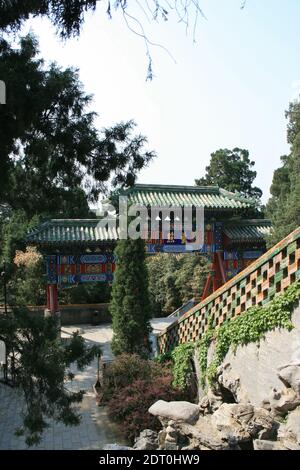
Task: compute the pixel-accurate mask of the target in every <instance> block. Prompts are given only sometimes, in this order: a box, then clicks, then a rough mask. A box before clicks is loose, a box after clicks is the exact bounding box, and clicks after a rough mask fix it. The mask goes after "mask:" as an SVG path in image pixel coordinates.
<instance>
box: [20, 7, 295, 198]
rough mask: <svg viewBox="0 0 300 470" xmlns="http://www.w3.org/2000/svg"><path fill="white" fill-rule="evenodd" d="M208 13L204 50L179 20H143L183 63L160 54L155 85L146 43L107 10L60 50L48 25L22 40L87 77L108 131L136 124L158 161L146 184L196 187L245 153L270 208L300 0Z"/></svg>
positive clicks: (201, 32)
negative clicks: (220, 158)
mask: <svg viewBox="0 0 300 470" xmlns="http://www.w3.org/2000/svg"><path fill="white" fill-rule="evenodd" d="M136 5H137V4H136ZM200 5H201V7H202V9H203V11H204V13H205V15H206V17H207V20H205V19H202V18H200V17H199V20H198V26H197V32H196V39H197V42H196V44H193V40H192V39H193V38H192V25H191V29H190V31H189V33H188V35H186V32H185V27H184V25H183V24H178V23H177V22H176V20H175V19H174V20H172V18H170V21H169V22H168V23H163V22H161V23H160V24H159V25H156V24H149V23H147V20H146V19H144V26H145V29H146V31H147V34H148V37H149V39H151V40H153V41H154V42H156V43H159V44H161V45H163V46H164V47H166V48H167V49H168V50H169V51H170V53H171V54H172V55H173V56H174V58H175V59H176V63H174V61H173V60H172V59H171V58H170V57H169V55H168V54H167V53H166V52H165V51H164V50H162V49H161V48H158V47H153V48H152V49H151V54H152V58H153V67H154V73H155V78H154V80H153V81H152V82H149V81H148V82H146V80H145V79H146V72H147V58H146V55H145V47H144V43H143V40H142V39H140V38H139V37H137V36H136V35H134V34H133V33H131V32H130V31H129V30H128V28H127V27H126V25H125V24H124V21H123V19H122V17H121V15H120V14H115V15H114V18H113V20H111V21H110V20H108V19H107V17H106V15H105V5H104V4H103V7H101V8H99V9H98V10H97V13H96V14H89V15H88V17H87V20H86V23H85V25H84V28H83V31H82V34H81V36H80V38H79V39H72V40H68V41H67V42H65V43H63V42H61V40H60V39H59V38H58V37H57V36H56V35H55V30H54V28H53V27H52V26H51V24H50V23H49V22H48V20H47V19H44V20H40V19H34V20H32V21H30V22H28V23H26V26H25V27H24V30H23V33H24V32H27V31H29V29H30V28H31V29H32V30H33V31H34V32H35V34H36V35H37V36H38V38H39V40H40V50H41V55H42V56H43V57H44V58H45V59H46V60H47V61H56V62H57V63H58V64H60V65H61V66H63V67H67V66H74V67H78V68H79V69H80V79H81V81H82V82H83V84H84V87H85V90H86V91H87V92H88V93H92V94H93V95H94V101H93V106H92V108H93V110H95V111H96V112H97V113H98V114H99V119H98V122H97V124H98V125H99V128H101V127H104V126H109V125H113V124H114V123H116V122H118V121H122V120H123V121H126V120H129V119H134V120H135V121H136V122H137V124H138V131H140V132H142V133H143V134H145V135H146V136H147V137H148V139H149V148H150V149H153V150H155V151H156V152H157V154H158V157H157V158H156V160H154V161H153V162H152V163H151V164H150V166H149V167H148V168H147V169H145V170H143V171H142V172H141V173H140V175H139V178H138V182H139V183H156V184H186V185H191V184H194V179H195V178H197V177H200V176H202V175H204V172H205V166H206V165H207V164H208V163H209V159H210V154H211V153H212V152H213V151H215V150H217V149H219V148H223V147H227V148H234V147H241V148H247V149H248V150H249V151H250V156H251V158H252V159H253V160H254V161H255V162H256V166H255V169H256V171H257V173H258V176H257V180H256V184H257V185H258V186H259V187H261V188H262V189H263V192H264V197H263V199H264V201H266V199H267V198H268V196H269V187H270V184H271V181H272V174H273V170H274V169H275V168H277V167H278V166H279V164H280V156H281V155H282V154H284V153H286V152H288V149H289V147H288V145H287V143H286V119H285V115H284V112H285V110H286V109H287V107H288V103H289V101H291V100H292V99H293V98H295V97H296V94H297V91H299V89H300V60H299V50H300V34H299V19H300V1H299V0H247V3H246V7H245V9H244V10H241V9H240V5H241V0H200ZM136 8H138V7H137V6H136ZM136 11H137V10H136ZM140 15H141V17H143V13H142V12H141V13H140Z"/></svg>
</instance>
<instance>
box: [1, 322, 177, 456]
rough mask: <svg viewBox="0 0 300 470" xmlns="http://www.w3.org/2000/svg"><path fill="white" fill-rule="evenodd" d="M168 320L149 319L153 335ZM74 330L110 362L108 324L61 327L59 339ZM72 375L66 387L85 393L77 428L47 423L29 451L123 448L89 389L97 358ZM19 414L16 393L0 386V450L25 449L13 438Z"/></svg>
mask: <svg viewBox="0 0 300 470" xmlns="http://www.w3.org/2000/svg"><path fill="white" fill-rule="evenodd" d="M172 321H174V319H170V318H158V319H153V320H152V322H151V323H152V327H153V335H155V334H157V333H158V332H159V331H161V330H163V329H164V328H165V327H166V326H167V325H168V324H169V323H170V322H172ZM76 330H79V332H80V334H81V335H82V336H83V337H84V338H85V339H86V341H87V342H89V343H90V344H93V343H94V344H100V346H101V348H102V360H103V361H110V360H111V359H112V357H113V356H112V352H111V348H110V343H111V339H112V329H111V325H99V326H91V325H79V326H76V325H75V326H63V327H62V337H68V336H70V334H72V332H74V331H76ZM153 335H152V341H153ZM72 372H73V373H74V374H75V378H74V380H73V381H72V383H71V384H70V385H69V388H70V389H71V390H74V391H76V390H80V389H81V390H85V391H86V393H85V396H84V398H83V401H82V403H81V404H80V406H79V407H80V413H81V415H82V419H81V423H80V425H79V426H75V427H74V426H64V425H63V424H61V423H55V422H51V423H50V426H49V428H48V429H47V430H46V431H45V433H44V435H43V439H42V441H41V443H40V444H39V445H38V446H35V447H34V448H33V449H47V450H52V449H54V450H56V449H80V450H81V449H102V447H103V446H104V445H106V444H108V443H114V442H117V443H118V444H121V445H122V444H124V445H126V444H127V442H126V440H125V439H124V437H123V436H122V435H121V434H120V432H119V431H118V429H117V427H116V426H115V425H114V424H113V423H111V422H110V420H109V419H108V417H107V414H106V411H105V408H104V407H99V406H97V404H96V400H95V397H94V394H93V389H92V387H93V384H94V383H95V381H96V375H97V359H95V360H94V361H93V362H92V363H91V364H90V365H89V366H88V367H87V368H86V369H85V370H84V371H77V370H76V369H74V370H73V371H72ZM21 412H22V399H21V397H20V396H19V395H18V392H17V391H16V390H14V389H11V388H10V387H7V386H5V385H3V384H1V383H0V449H26V444H25V441H24V438H23V437H17V436H15V435H14V431H15V429H16V428H17V427H18V426H20V425H21Z"/></svg>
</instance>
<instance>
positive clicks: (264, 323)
mask: <svg viewBox="0 0 300 470" xmlns="http://www.w3.org/2000/svg"><path fill="white" fill-rule="evenodd" d="M299 298H300V285H299V283H294V284H292V285H291V286H289V287H288V289H287V290H286V291H285V292H284V293H282V294H280V295H278V296H276V297H275V298H274V299H273V300H271V302H269V303H268V304H267V305H264V306H261V307H258V306H256V307H251V308H249V309H248V310H247V312H245V313H244V314H243V315H241V316H238V317H235V318H233V319H232V320H227V321H226V322H225V323H224V324H223V325H221V326H220V327H219V328H216V329H215V330H214V333H213V335H212V337H213V338H214V340H215V352H214V358H213V360H212V362H211V364H210V365H209V367H208V368H207V363H206V368H205V364H204V362H203V363H202V367H201V372H202V375H203V379H204V380H205V378H207V380H208V382H209V383H212V382H213V381H214V380H215V378H216V373H217V368H218V366H219V365H220V364H221V362H222V361H223V359H224V357H225V356H226V354H227V352H228V351H229V348H230V347H232V348H233V349H234V350H235V349H236V348H237V346H240V345H246V344H248V343H253V342H258V341H259V340H260V339H262V338H263V337H264V335H265V333H267V332H268V331H272V330H274V329H275V328H285V329H287V330H292V329H293V324H292V322H291V316H292V312H293V307H294V305H295V302H296V301H297V300H299Z"/></svg>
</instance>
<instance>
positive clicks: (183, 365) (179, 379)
mask: <svg viewBox="0 0 300 470" xmlns="http://www.w3.org/2000/svg"><path fill="white" fill-rule="evenodd" d="M194 350H195V343H183V344H180V345H179V346H177V347H176V348H174V349H173V351H172V353H171V357H172V360H173V386H174V387H177V388H180V389H181V390H184V389H185V388H186V387H187V386H188V385H189V383H190V379H191V376H192V373H193V370H192V357H193V354H194Z"/></svg>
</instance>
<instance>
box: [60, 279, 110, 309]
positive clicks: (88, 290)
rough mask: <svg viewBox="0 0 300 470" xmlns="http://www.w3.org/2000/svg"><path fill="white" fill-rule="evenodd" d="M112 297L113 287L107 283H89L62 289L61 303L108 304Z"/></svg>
mask: <svg viewBox="0 0 300 470" xmlns="http://www.w3.org/2000/svg"><path fill="white" fill-rule="evenodd" d="M110 296H111V286H110V285H109V284H108V283H107V282H103V283H102V282H88V283H86V284H79V285H77V286H71V287H69V288H67V289H66V288H64V289H62V290H61V291H60V293H59V302H60V304H61V305H63V304H98V303H108V302H109V301H110Z"/></svg>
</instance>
